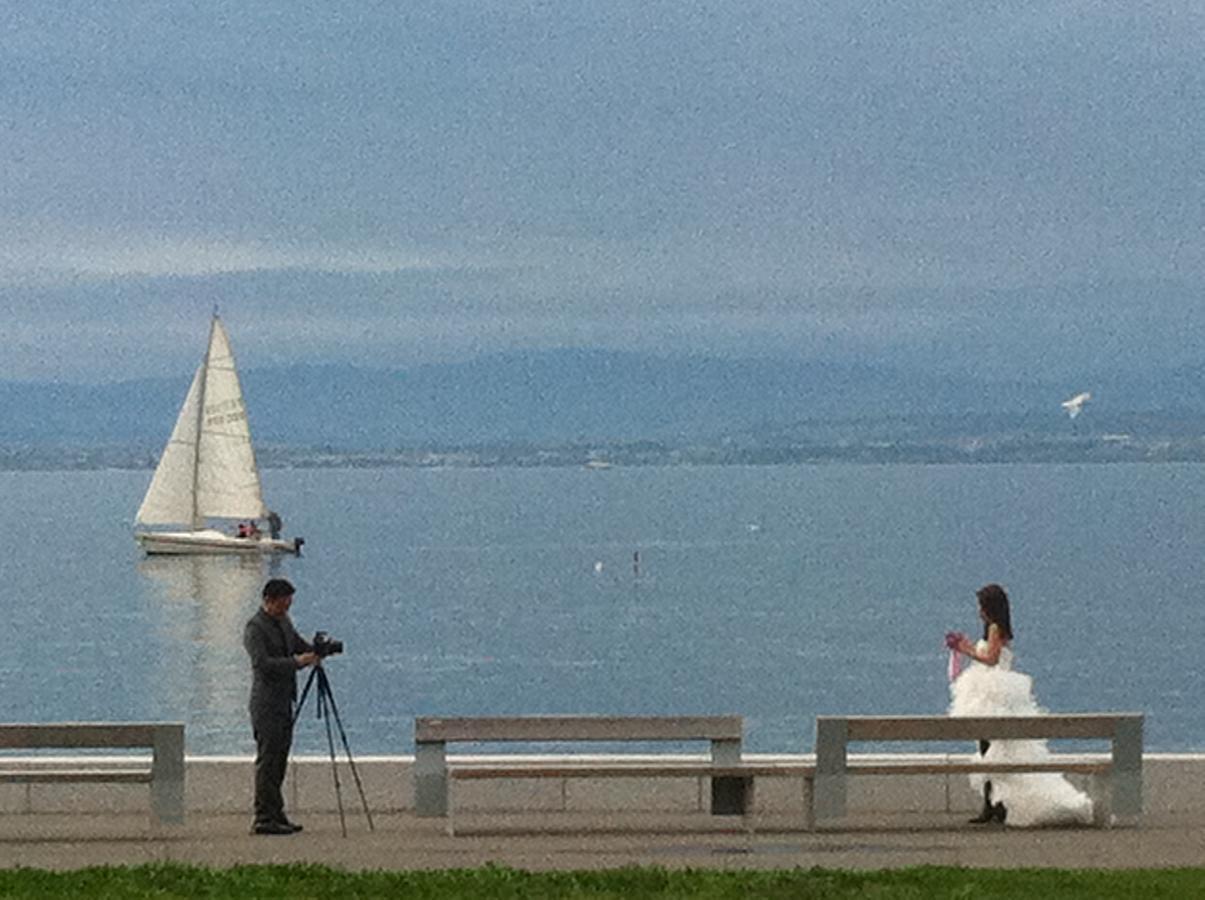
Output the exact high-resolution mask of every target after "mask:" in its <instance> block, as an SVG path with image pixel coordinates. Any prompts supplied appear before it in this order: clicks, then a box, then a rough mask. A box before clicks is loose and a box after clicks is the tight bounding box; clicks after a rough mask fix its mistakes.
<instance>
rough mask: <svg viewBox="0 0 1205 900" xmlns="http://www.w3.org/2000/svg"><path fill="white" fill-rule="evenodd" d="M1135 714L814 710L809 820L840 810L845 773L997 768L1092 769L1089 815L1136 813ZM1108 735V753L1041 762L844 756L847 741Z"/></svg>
mask: <svg viewBox="0 0 1205 900" xmlns="http://www.w3.org/2000/svg"><path fill="white" fill-rule="evenodd" d="M1142 724H1143V717H1142V714H1141V713H1070V714H1048V715H1041V716H987V717H976V718H972V717H951V716H819V717H817V719H816V772H815V776H814V787H813V792H812V816H811V818H812V819H813V821H814V822H815V823H816V824H825V823H831V822H833V821H835V820H839V819H841V818H842V817H844V816H845V813H846V803H845V801H846V789H847V781H848V779H849V777H850V776H851V775H932V774H940V775H950V774H973V773H982V774H984V775H1003V774H1011V773H1029V772H1059V773H1081V774H1086V775H1089V776H1092V777H1093V779H1094V781H1095V782H1096V783H1097V787H1098V788H1099V787H1101V786H1103V787H1104V788H1105V789H1104V790H1099V789H1097V790H1094V791H1093V794H1094V800H1095V801H1096V802H1095V808H1096V810H1097V812H1096V819H1097V822H1098V823H1102V824H1103V823H1108V824H1111V823H1113V822H1114V821H1116V820H1123V819H1134V820H1136V819H1137V818H1138V817H1139V816H1140V815H1141V814H1142ZM1052 739H1053V740H1060V739H1068V740H1076V739H1107V740H1109V741H1110V742H1111V747H1112V752H1111V755H1110V757H1109V758H1108V759H1107V760H1102V761H1095V760H1085V759H1083V758H1082V757H1077V756H1075V755H1073V754H1052V755H1051V758H1049V759H1046V760H1043V761H1041V762H987V761H984V760H982V759H980V758H979V757H978V756H975V755H972V754H968V755H966V756H965V757H964V756H950V757H946V758H944V759H937V760H926V761H906V762H898V763H896V762H891V761H884V760H882V759H877V760H875V761H873V762H868V761H858V760H856V759H855V760H852V761H851V760H850V758H849V754H848V748H849V745H850V744H851V743H854V742H859V741H862V742H887V741H912V742H927V741H943V742H946V741H979V740H989V741H994V740H1052Z"/></svg>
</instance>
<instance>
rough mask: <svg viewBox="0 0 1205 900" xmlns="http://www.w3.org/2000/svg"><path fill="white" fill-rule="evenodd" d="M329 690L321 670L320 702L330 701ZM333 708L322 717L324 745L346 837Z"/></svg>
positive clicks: (328, 684)
mask: <svg viewBox="0 0 1205 900" xmlns="http://www.w3.org/2000/svg"><path fill="white" fill-rule="evenodd" d="M317 671H319V672H322V668H321V667H317ZM330 690H331V688H330V683H329V682H328V681H327V680H326V673H325V672H322V674H321V675H319V676H318V700H319V702H320V703H328V704H329V703H330V696H331V694H330ZM334 709H335V707H334V704H330V710H329V711H328V712H327V715H324V716H323V717H322V718H323V720H324V722H325V724H326V746H327V749H328V750H329V751H330V755H331V776H332V777H333V778H334V779H335V803H336V804H337V805H338V807H339V827H340V828H341V829H342V831H343V836H344V837H347V819H346V818H345V817H344V815H343V790H342V788H341V787H340V785H339V766H338V765H336V763H335V739H334V737H333V736H332V735H331V717H330V712H333V711H334Z"/></svg>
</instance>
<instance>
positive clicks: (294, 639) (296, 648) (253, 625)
mask: <svg viewBox="0 0 1205 900" xmlns="http://www.w3.org/2000/svg"><path fill="white" fill-rule="evenodd" d="M243 646H244V647H245V648H247V655H248V656H250V657H251V702H250V704H249V708H250V710H251V718H253V719H255V718H257V717H259V716H292V714H293V701H294V700H295V699H296V697H297V662H296V660H294V659H293V657H294V656H295V655H296V654H298V653H308V652H309V651H310V650H312V649H313V648H312V647H311V646H310V645H309V644H308V643H307V642H306V641H305V640H303V639H302V637H301V635H299V634H298V633H297V631H296V629H295V628H293V622H292V620H291V619H289V617H288V616H285V617H284V618H283V619H273V618H272V617H271V616H270V615H268V614H267V613H266V612H264V610H263V608H262V607H261V608H260V609H259V611H258V612H256V614H255V615H254V616H252V617H251V619H250V620H249V621H248V622H247V625H246V627H245V628H244V629H243Z"/></svg>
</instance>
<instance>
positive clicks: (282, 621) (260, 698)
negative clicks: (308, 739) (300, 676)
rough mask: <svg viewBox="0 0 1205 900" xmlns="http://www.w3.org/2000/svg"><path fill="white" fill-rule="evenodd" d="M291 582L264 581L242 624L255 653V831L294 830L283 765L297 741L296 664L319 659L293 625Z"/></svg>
mask: <svg viewBox="0 0 1205 900" xmlns="http://www.w3.org/2000/svg"><path fill="white" fill-rule="evenodd" d="M293 593H294V589H293V585H292V584H290V583H289V582H288V581H287V580H285V579H284V578H273V579H271V580H270V581H268V583H267V584H265V585H264V591H263V605H262V606H261V607H260V608H259V610H258V611H257V612H256V614H255V615H254V616H252V617H251V619H250V621H248V622H247V625H246V627H245V628H244V629H243V646H244V647H246V648H247V654H248V655H249V656H250V657H251V675H252V680H251V702H250V711H251V728H252V730H253V732H254V733H255V824H254V825H253V826H252V828H251V832H252V834H280V835H286V834H296V833H297V832H298V831H301V826H300V825H295V824H293V823H292V822H290V821H289V820H288V819H287V818H286V817H285V810H284V796H283V795H282V794H281V785H282V784H283V783H284V777H285V767H286V766H287V765H288V761H289V748H290V747H291V746H292V743H293V704H294V702H295V701H296V699H297V670H298V669H304V668H306V667H307V666H312V665H314V664H315V663H317V662H318V661H319V657H318V654H317V653H315V652H314V648H313V647H312V646H311V645H310V644H309V643H307V642H306V641H305V640H304V639H303V638H302V637H301V636H300V635H299V634H298V633H297V631H296V630H295V629H294V628H293V622H292V621H291V620H290V619H289V607H290V606H291V605H292V603H293Z"/></svg>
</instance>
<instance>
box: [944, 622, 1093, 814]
mask: <svg viewBox="0 0 1205 900" xmlns="http://www.w3.org/2000/svg"><path fill="white" fill-rule="evenodd" d="M977 649H978V650H979V652H981V653H982V652H984V651H985V650H986V649H987V642H986V641H980V642H979V644H978V647H977ZM1012 666H1013V652H1012V650H1010V649H1009V648H1008V647H1002V648H1001V649H1000V659H999V661H998V662H997V663H996V665H994V666H989V665H984V664H983V663H980V662H977V661H972V662H971V664H970V666H969V667H968V668H967V669H965V670H964V671H963V672H962V673H961V674H960V675H959V676H958V677H957V678H956V679H954V681H952V682H951V683H950V695H951V697H952V700H951V702H950V715H952V716H1036V715H1043V714H1045V712H1046V710H1044V709H1043V708H1042V707H1040V706H1039V705H1038V704H1037V701H1035V700H1034V697H1033V679H1031V678H1030V677H1029V676H1028V675H1024V674H1022V673H1020V672H1014V671H1013V667H1012ZM1049 756H1050V751H1049V749H1047V747H1046V742H1045V741H1038V740H1032V741H1028V740H1027V741H1013V740H1009V741H1000V740H994V741H992V742H991V746H990V747H989V748H988V751H987V753H986V754H985V756H984V759H985V760H989V761H1010V762H1014V761H1015V762H1039V761H1041V760H1044V759H1047V758H1048V757H1049ZM970 777H971V785H972V787H974V788H975V790H976V791H977V792H979V793H980V794H982V793H983V784H984V782H985V781H987V780H989V779H990V780H991V782H992V802H993V803H1003V804H1004V805H1005V807H1007V809H1008V817H1007V819H1006V824H1008V825H1015V826H1018V827H1021V828H1027V827H1033V826H1036V825H1076V824H1088V823H1090V822H1091V821H1092V800H1091V798H1089V797H1088V795H1087V794H1085V793H1084V792H1083V791H1080V790H1078V789H1076V787H1075V786H1074V785H1072V784H1071V782H1069V781H1068V780H1067V779H1066V778H1064V777H1063V776H1062V775H1060V774H1058V773H1057V772H1036V773H1033V774H1027V775H1015V774H1013V775H991V776H983V775H972V776H970Z"/></svg>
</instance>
